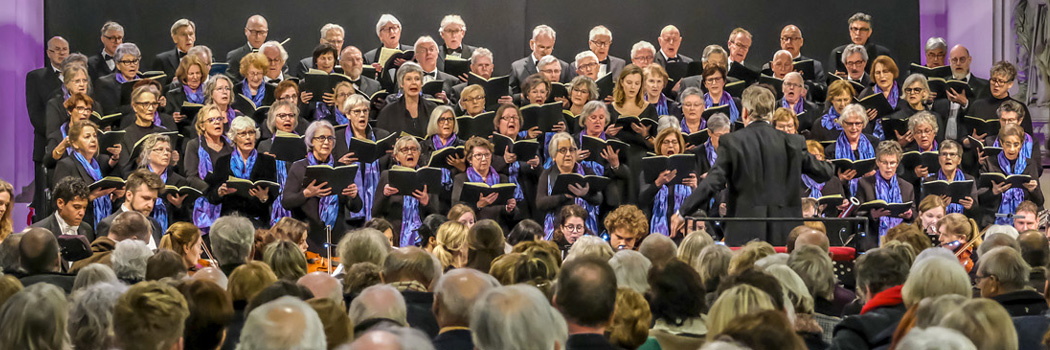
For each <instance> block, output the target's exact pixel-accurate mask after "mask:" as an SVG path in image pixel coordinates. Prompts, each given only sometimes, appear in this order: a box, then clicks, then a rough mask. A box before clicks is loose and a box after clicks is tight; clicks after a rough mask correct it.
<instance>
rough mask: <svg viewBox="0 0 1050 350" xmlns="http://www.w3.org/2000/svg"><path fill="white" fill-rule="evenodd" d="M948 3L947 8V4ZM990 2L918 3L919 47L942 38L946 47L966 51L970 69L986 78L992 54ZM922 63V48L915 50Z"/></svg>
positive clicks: (946, 0)
mask: <svg viewBox="0 0 1050 350" xmlns="http://www.w3.org/2000/svg"><path fill="white" fill-rule="evenodd" d="M949 3H951V6H948V4H949ZM992 18H993V2H992V1H989V0H920V1H919V36H920V38H919V39H920V42H921V43H922V45H925V44H926V39H929V38H930V37H933V36H939V37H942V38H944V40H945V41H946V42H948V48H949V49H951V47H952V46H955V45H956V44H962V45H963V46H966V48H967V49H969V50H970V56H972V57H973V61H972V62H971V63H970V70H971V71H972V72H974V74H975V75H977V76H979V77H982V78H988V71H989V69H990V68H991V67H992V62H993V59H992V52H993V39H992V38H993V28H994V24H993V22H992ZM916 49H917V50H918V51H919V54H920V57H922V60H923V63H925V61H926V56H925V53H923V52H922V47H921V46H920V47H918V48H916Z"/></svg>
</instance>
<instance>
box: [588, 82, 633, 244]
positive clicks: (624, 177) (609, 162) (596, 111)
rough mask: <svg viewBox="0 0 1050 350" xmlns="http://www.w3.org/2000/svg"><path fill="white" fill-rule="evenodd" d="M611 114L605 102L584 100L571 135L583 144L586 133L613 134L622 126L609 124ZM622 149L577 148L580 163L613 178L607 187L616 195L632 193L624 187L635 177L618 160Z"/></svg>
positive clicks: (629, 187) (605, 136) (601, 136)
mask: <svg viewBox="0 0 1050 350" xmlns="http://www.w3.org/2000/svg"><path fill="white" fill-rule="evenodd" d="M625 71H626V70H625ZM610 115H611V113H610V111H609V110H608V109H607V107H606V105H605V103H604V102H602V101H591V102H587V104H586V105H584V106H583V111H582V112H580V121H579V124H580V128H581V130H580V133H579V134H576V136H575V138H574V139H575V141H576V142H577V144H578V145H582V144H583V143H584V139H585V138H586V137H593V138H597V139H600V140H603V141H607V140H609V139H610V138H612V137H611V136H612V135H610V134H609V130H611V129H615V130H619V129H621V127H616V126H612V127H610V126H609V124H610V121H611V119H612V117H611V116H610ZM643 151H644V149H643ZM622 152H624V151H614V150H613V148H612V146H606V147H605V149H603V150H602V151H601V153H600V154H597V155H592V154H591V153H590V151H586V150H581V151H580V161H579V163H580V165H581V166H583V167H584V168H585V169H587V171H590V172H591V173H594V174H598V175H602V176H605V177H608V178H609V179H610V180H612V181H613V184H614V185H615V186H610V187H609V188H608V189H609V190H610V191H616V192H617V193H616V196H617V198H627V196H624V195H623V194H625V193H632V192H626V191H631V190H633V189H635V185H632V184H631V183H632V182H634V180H633V179H634V177H632V176H631V172H630V170H629V167H628V166H627V165H626V164H623V163H622V162H621V161H620V160H621V159H623V158H626V157H627V155H626V154H621V153H622ZM638 161H639V163H640V162H641V158H639V159H638ZM636 169H640V167H639V168H636ZM632 198H633V196H632ZM611 204H612V206H613V207H615V206H617V205H619V203H616V202H613V203H611ZM595 232H597V230H595Z"/></svg>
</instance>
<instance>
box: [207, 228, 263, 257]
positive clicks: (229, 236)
mask: <svg viewBox="0 0 1050 350" xmlns="http://www.w3.org/2000/svg"><path fill="white" fill-rule="evenodd" d="M208 235H209V236H211V247H212V254H214V255H215V259H216V260H218V261H219V263H220V264H221V265H222V266H237V265H240V264H244V263H247V262H248V260H249V259H248V258H249V256H250V254H251V250H252V243H254V242H255V228H254V227H252V222H251V221H248V219H247V218H245V217H241V216H223V217H220V218H218V219H216V220H215V223H213V224H212V225H211V231H210V232H209V233H208Z"/></svg>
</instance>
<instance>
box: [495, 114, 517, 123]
mask: <svg viewBox="0 0 1050 350" xmlns="http://www.w3.org/2000/svg"><path fill="white" fill-rule="evenodd" d="M499 120H502V121H508V122H510V121H516V120H518V116H516V115H505V116H502V117H499Z"/></svg>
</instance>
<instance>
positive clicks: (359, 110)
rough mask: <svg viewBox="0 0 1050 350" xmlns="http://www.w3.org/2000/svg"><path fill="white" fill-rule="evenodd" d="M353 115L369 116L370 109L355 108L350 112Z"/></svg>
mask: <svg viewBox="0 0 1050 350" xmlns="http://www.w3.org/2000/svg"><path fill="white" fill-rule="evenodd" d="M350 114H351V115H357V114H368V108H354V109H351V110H350Z"/></svg>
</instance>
